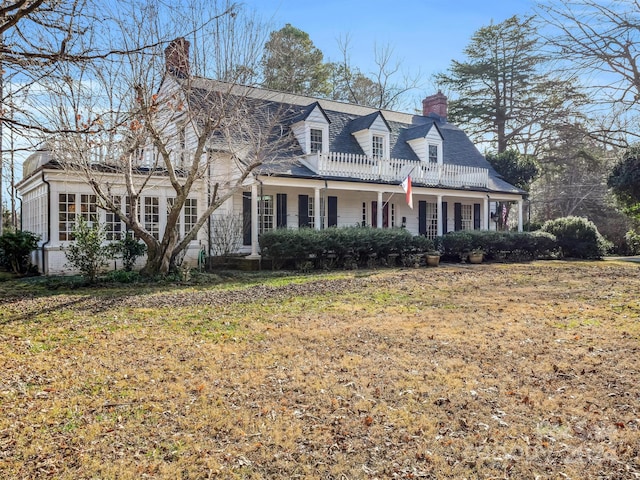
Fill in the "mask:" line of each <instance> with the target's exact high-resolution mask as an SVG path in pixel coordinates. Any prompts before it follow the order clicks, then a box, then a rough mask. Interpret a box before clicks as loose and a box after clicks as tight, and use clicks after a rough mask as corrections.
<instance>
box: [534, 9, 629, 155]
mask: <svg viewBox="0 0 640 480" xmlns="http://www.w3.org/2000/svg"><path fill="white" fill-rule="evenodd" d="M538 10H539V14H540V18H541V19H542V20H543V21H545V22H546V24H547V26H550V27H552V28H551V30H550V32H551V33H550V34H548V35H547V40H548V42H549V44H550V45H552V46H554V47H555V48H556V52H555V53H556V55H557V56H558V58H559V59H560V60H561V61H562V62H564V64H565V65H566V68H567V69H571V70H573V71H574V72H579V73H580V74H582V75H583V77H584V78H586V79H588V82H585V83H586V86H587V87H588V88H590V89H591V93H592V95H591V101H592V102H593V103H594V104H595V105H598V106H600V107H601V108H600V111H599V112H598V113H599V116H601V117H602V122H601V124H600V125H598V126H597V127H596V128H594V129H592V135H594V136H595V137H596V138H599V139H604V140H606V141H608V142H609V143H614V144H616V145H617V146H620V147H625V146H626V145H628V141H629V136H630V137H631V138H635V139H637V137H638V136H639V135H640V130H638V126H637V125H638V122H637V113H638V99H640V65H639V64H638V61H639V59H638V56H639V54H640V51H639V50H638V45H639V42H640V30H639V29H638V25H639V24H640V2H638V0H616V1H613V2H601V1H598V0H578V1H575V0H552V1H549V2H545V3H542V4H540V5H539V6H538ZM545 30H547V29H541V31H545ZM567 62H568V63H567Z"/></svg>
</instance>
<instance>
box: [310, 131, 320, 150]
mask: <svg viewBox="0 0 640 480" xmlns="http://www.w3.org/2000/svg"><path fill="white" fill-rule="evenodd" d="M309 151H310V152H311V153H319V152H322V130H320V129H319V128H312V129H311V132H310V143H309Z"/></svg>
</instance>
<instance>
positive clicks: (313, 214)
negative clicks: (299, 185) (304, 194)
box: [307, 196, 316, 228]
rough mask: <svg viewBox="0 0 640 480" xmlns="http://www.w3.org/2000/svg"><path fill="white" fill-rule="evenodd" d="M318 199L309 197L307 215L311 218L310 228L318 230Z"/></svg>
mask: <svg viewBox="0 0 640 480" xmlns="http://www.w3.org/2000/svg"><path fill="white" fill-rule="evenodd" d="M315 203H316V199H315V198H314V197H311V196H310V197H309V198H308V199H307V215H308V216H309V227H311V228H316V208H315Z"/></svg>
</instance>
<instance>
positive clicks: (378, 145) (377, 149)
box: [371, 135, 385, 158]
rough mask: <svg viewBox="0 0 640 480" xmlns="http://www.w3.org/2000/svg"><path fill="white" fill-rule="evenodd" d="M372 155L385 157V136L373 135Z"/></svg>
mask: <svg viewBox="0 0 640 480" xmlns="http://www.w3.org/2000/svg"><path fill="white" fill-rule="evenodd" d="M371 156H372V157H373V158H384V156H385V155H384V137H383V136H382V135H373V136H372V137H371Z"/></svg>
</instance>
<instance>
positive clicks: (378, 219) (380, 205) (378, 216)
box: [377, 192, 383, 228]
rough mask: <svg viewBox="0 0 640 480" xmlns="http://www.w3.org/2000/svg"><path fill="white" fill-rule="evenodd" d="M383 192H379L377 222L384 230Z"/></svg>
mask: <svg viewBox="0 0 640 480" xmlns="http://www.w3.org/2000/svg"><path fill="white" fill-rule="evenodd" d="M382 207H383V205H382V192H378V212H377V214H378V215H377V222H378V228H382V210H383V208H382Z"/></svg>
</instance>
